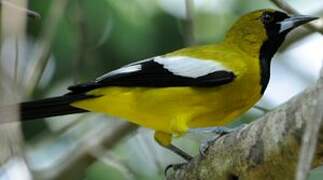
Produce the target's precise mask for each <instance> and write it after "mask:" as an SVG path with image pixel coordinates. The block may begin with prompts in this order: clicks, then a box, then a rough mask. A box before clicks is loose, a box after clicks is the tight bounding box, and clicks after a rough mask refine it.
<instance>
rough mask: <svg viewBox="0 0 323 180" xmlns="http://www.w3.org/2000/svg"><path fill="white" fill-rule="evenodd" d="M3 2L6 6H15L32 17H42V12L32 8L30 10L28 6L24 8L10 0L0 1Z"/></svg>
mask: <svg viewBox="0 0 323 180" xmlns="http://www.w3.org/2000/svg"><path fill="white" fill-rule="evenodd" d="M0 3H1V4H4V5H6V6H10V7H11V8H14V9H16V10H18V11H23V12H26V14H27V16H28V17H30V18H34V19H40V14H39V13H37V12H35V11H32V10H29V9H26V8H22V7H19V6H17V5H15V4H14V3H12V2H10V1H8V0H1V1H0Z"/></svg>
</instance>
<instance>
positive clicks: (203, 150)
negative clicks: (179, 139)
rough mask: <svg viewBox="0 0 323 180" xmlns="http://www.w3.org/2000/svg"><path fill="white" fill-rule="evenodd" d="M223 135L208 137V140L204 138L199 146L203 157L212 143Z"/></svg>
mask: <svg viewBox="0 0 323 180" xmlns="http://www.w3.org/2000/svg"><path fill="white" fill-rule="evenodd" d="M220 137H221V135H216V136H214V137H211V138H208V139H206V140H204V141H203V142H202V143H201V145H200V148H199V152H200V155H201V157H203V158H204V157H205V155H206V151H207V150H208V149H209V147H210V145H211V144H213V143H214V142H215V141H216V140H218V139H219V138H220Z"/></svg>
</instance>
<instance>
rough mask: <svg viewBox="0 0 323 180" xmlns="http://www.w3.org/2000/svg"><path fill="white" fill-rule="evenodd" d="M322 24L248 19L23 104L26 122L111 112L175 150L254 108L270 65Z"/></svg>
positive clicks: (280, 17) (303, 19) (282, 16)
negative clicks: (208, 38) (205, 41)
mask: <svg viewBox="0 0 323 180" xmlns="http://www.w3.org/2000/svg"><path fill="white" fill-rule="evenodd" d="M315 19H317V17H313V16H305V15H288V14H287V13H285V12H282V11H279V10H274V9H260V10H255V11H252V12H249V13H247V14H245V15H242V16H241V17H240V18H239V19H238V20H237V21H236V22H235V23H234V24H233V25H232V27H231V28H230V29H229V31H228V32H227V34H226V35H225V37H224V39H223V41H221V42H218V43H213V44H209V45H197V46H192V47H187V48H183V49H179V50H176V51H173V52H170V53H167V54H164V55H159V56H155V57H151V58H148V59H144V60H140V61H137V62H133V63H130V64H128V65H125V66H122V67H120V68H118V69H116V70H113V71H110V72H108V73H106V74H104V75H102V76H100V77H98V78H97V79H95V80H93V81H90V82H87V83H82V84H77V85H73V86H70V87H68V91H69V92H68V93H66V94H64V95H62V96H57V97H50V98H46V99H40V100H35V101H30V102H22V103H20V104H19V107H20V117H21V121H22V122H25V121H29V120H33V119H39V118H45V117H51V116H59V115H67V114H74V113H84V112H97V113H105V114H108V115H110V116H114V117H118V118H121V119H124V120H126V121H129V122H132V123H135V124H137V125H140V126H142V127H145V128H150V129H153V130H154V131H155V132H154V139H155V140H156V141H157V143H158V144H160V145H161V146H162V147H165V148H167V149H169V150H171V151H173V152H175V153H176V154H178V155H180V156H181V157H183V158H184V159H186V160H188V161H189V160H191V159H192V156H190V155H189V154H187V153H186V152H185V151H183V150H182V149H180V148H178V147H176V146H175V145H174V144H173V143H172V139H173V137H175V136H176V137H178V136H182V135H184V134H185V133H187V132H188V130H189V129H191V128H205V127H216V126H224V125H227V124H228V123H230V122H232V121H234V120H235V119H236V118H237V117H239V116H240V115H242V114H243V113H245V112H246V111H247V110H248V109H250V108H252V107H253V106H254V105H255V104H256V103H257V101H258V100H259V99H260V98H261V97H262V96H263V94H264V92H265V90H266V88H267V85H268V83H269V80H270V67H271V59H272V57H273V56H274V54H275V53H276V52H277V50H278V49H279V47H280V46H281V44H282V43H283V41H284V40H285V38H286V35H287V34H288V33H289V32H291V31H292V30H293V29H295V28H296V27H298V26H300V25H303V24H305V23H308V22H310V21H312V20H315Z"/></svg>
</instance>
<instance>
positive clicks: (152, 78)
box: [68, 59, 235, 94]
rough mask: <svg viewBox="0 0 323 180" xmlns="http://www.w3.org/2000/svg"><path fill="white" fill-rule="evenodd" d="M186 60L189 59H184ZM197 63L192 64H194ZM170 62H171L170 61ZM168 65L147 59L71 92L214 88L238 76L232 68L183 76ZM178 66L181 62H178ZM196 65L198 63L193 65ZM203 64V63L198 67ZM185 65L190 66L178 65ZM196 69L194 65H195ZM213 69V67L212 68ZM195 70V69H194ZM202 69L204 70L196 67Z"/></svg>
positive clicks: (75, 87) (76, 86)
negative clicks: (119, 89)
mask: <svg viewBox="0 0 323 180" xmlns="http://www.w3.org/2000/svg"><path fill="white" fill-rule="evenodd" d="M184 62H185V61H184ZM194 63H195V61H194V62H193V63H190V66H192V64H194ZM167 65H169V64H167ZM167 65H166V64H162V63H161V62H157V61H155V60H154V59H149V60H143V61H139V62H137V63H132V64H130V65H128V66H124V67H122V68H120V69H117V70H115V71H112V72H110V73H107V74H105V75H103V76H101V77H99V78H98V79H97V80H96V81H93V82H89V83H84V84H78V85H74V86H71V87H69V88H68V89H69V90H70V91H71V92H70V94H75V93H84V92H87V91H90V90H93V89H96V88H100V87H107V86H122V87H180V86H193V87H212V86H219V85H223V84H226V83H229V82H231V81H233V80H234V79H235V75H234V73H233V72H231V71H228V70H221V69H219V70H213V71H210V70H209V71H210V72H208V73H204V74H203V75H201V76H198V77H190V76H189V75H186V76H184V75H181V74H179V73H177V72H176V68H175V69H174V68H170V67H167ZM177 66H178V64H177ZM193 66H194V65H193ZM196 67H199V68H200V67H201V66H196ZM178 68H182V69H181V70H179V71H183V68H187V66H186V67H185V66H183V67H178ZM192 68H194V67H192ZM208 69H210V68H208ZM191 70H192V69H191ZM193 70H194V69H193ZM196 71H201V69H196ZM192 72H193V73H194V71H192Z"/></svg>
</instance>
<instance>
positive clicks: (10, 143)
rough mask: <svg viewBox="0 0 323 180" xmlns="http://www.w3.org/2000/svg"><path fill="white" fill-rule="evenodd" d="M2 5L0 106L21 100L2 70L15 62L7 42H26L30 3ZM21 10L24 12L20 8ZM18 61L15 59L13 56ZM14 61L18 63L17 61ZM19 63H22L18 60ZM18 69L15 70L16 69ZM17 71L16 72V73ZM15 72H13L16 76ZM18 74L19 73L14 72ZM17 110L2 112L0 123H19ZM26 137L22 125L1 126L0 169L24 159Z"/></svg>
mask: <svg viewBox="0 0 323 180" xmlns="http://www.w3.org/2000/svg"><path fill="white" fill-rule="evenodd" d="M6 2H7V1H1V38H0V39H1V48H2V49H1V53H2V54H1V58H2V59H1V61H0V104H2V103H8V102H14V101H16V100H17V99H18V98H19V95H18V89H17V88H16V84H15V83H14V81H13V79H12V77H13V76H10V75H11V74H10V75H9V74H8V73H6V72H5V71H4V70H3V69H2V68H3V67H2V65H3V64H2V61H4V60H6V61H9V60H12V59H9V58H8V57H7V56H6V54H10V53H12V52H13V53H12V54H14V53H15V52H14V51H12V50H14V49H15V48H4V46H7V45H8V44H6V43H5V42H6V41H7V40H8V39H9V40H15V41H18V40H21V41H23V40H24V38H25V29H26V28H25V27H26V26H25V25H26V13H27V12H26V11H23V10H21V9H25V7H26V5H27V1H26V0H13V1H11V2H10V3H6ZM16 7H20V8H16ZM5 51H9V52H5ZM13 57H14V56H13ZM13 61H14V60H13ZM16 61H18V59H16ZM14 68H15V67H14ZM14 71H15V70H14ZM14 71H12V72H14ZM14 73H15V72H14ZM18 118H19V117H18V113H17V108H16V107H14V108H12V109H10V110H9V112H8V111H7V112H6V114H3V112H1V111H0V121H11V122H13V121H17V120H18ZM22 144H23V140H22V134H21V130H20V125H19V124H18V123H12V124H1V125H0V147H1V148H0V165H3V164H4V163H6V162H8V161H9V160H10V159H12V158H14V157H17V156H20V155H21V152H22Z"/></svg>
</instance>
